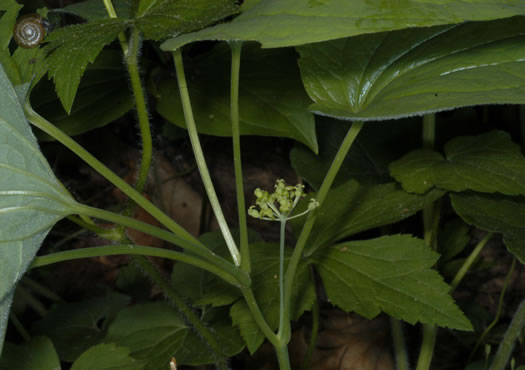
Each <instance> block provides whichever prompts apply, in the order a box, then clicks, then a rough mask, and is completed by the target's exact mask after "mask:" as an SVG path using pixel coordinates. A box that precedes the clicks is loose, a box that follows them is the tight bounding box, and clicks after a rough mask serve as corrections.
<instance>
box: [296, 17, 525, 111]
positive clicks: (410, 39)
mask: <svg viewBox="0 0 525 370" xmlns="http://www.w3.org/2000/svg"><path fill="white" fill-rule="evenodd" d="M524 27H525V17H515V18H511V19H505V20H498V21H491V22H472V23H464V24H461V25H448V26H439V27H430V28H413V29H407V30H402V31H393V32H385V33H376V34H371V35H362V36H357V37H351V38H346V39H341V40H335V41H330V42H324V43H318V44H311V45H305V46H301V47H298V48H297V50H298V51H299V54H300V55H301V59H300V60H299V66H300V67H301V74H302V76H303V81H304V84H305V88H306V90H307V92H308V94H309V95H310V97H311V98H312V100H314V101H315V103H314V104H313V105H312V106H311V107H310V109H311V110H312V111H314V112H317V113H320V114H323V115H329V116H333V117H339V118H343V119H357V120H379V119H388V118H399V117H407V116H412V115H416V114H417V115H421V114H425V113H431V112H436V111H441V110H446V109H452V108H456V107H462V106H468V105H476V104H489V103H490V104H494V103H500V104H501V103H514V104H521V103H524V102H525V95H524V94H523V89H522V85H523V80H524V78H525V75H524V74H523V68H521V67H522V65H521V64H522V63H521V62H520V61H521V60H523V58H525V46H524V45H525V42H524V40H525V36H523V35H522V30H523V28H524Z"/></svg>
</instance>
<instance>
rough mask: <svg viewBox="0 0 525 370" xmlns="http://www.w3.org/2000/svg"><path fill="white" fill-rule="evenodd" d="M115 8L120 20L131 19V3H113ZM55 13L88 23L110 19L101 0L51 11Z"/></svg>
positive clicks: (123, 1) (118, 1)
mask: <svg viewBox="0 0 525 370" xmlns="http://www.w3.org/2000/svg"><path fill="white" fill-rule="evenodd" d="M113 6H114V7H115V11H116V13H117V16H118V17H119V18H131V14H132V13H131V11H132V10H131V2H130V1H128V0H116V1H113ZM51 12H54V13H67V14H74V15H76V16H78V17H81V18H84V19H86V20H88V21H93V20H97V19H103V18H109V16H108V12H107V10H106V7H105V6H104V2H103V1H100V0H85V1H82V2H80V3H75V4H69V5H67V6H65V7H63V8H56V9H53V10H51Z"/></svg>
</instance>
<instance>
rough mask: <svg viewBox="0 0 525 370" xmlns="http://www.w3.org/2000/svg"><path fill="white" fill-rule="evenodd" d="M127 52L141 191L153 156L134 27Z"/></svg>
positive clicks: (137, 184)
mask: <svg viewBox="0 0 525 370" xmlns="http://www.w3.org/2000/svg"><path fill="white" fill-rule="evenodd" d="M129 45H130V47H129V52H128V53H127V54H125V55H126V64H127V65H128V73H129V77H130V81H131V89H132V90H133V95H134V96H135V106H136V108H137V116H138V120H139V127H140V137H141V139H142V161H141V162H140V171H139V175H138V178H137V183H136V185H135V189H136V190H137V191H138V192H139V193H142V192H143V191H144V187H145V186H146V182H147V181H148V173H149V170H150V167H151V159H152V156H153V144H152V139H151V130H150V123H149V118H148V109H147V107H146V98H145V97H144V89H143V88H142V83H141V81H140V74H139V65H138V64H139V62H138V55H139V51H140V31H139V29H138V28H136V27H134V28H133V30H132V31H131V38H130V42H129Z"/></svg>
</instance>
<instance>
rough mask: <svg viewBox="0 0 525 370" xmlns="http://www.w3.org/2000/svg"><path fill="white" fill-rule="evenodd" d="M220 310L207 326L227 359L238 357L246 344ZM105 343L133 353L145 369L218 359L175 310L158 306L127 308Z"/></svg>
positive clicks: (118, 317) (119, 315) (209, 317)
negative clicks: (125, 348)
mask: <svg viewBox="0 0 525 370" xmlns="http://www.w3.org/2000/svg"><path fill="white" fill-rule="evenodd" d="M221 311H222V312H223V314H220V312H219V311H217V309H214V310H213V312H210V313H209V316H207V317H205V318H204V319H205V322H206V326H207V327H209V328H210V329H211V330H212V331H213V332H214V333H215V335H216V340H217V342H218V344H219V345H220V346H221V347H222V349H223V352H224V354H225V355H226V356H233V355H235V354H237V353H239V352H240V351H241V350H242V348H243V347H244V344H243V343H242V339H241V338H240V336H239V333H238V331H237V330H236V329H235V328H234V327H232V325H231V321H230V320H229V318H228V316H227V315H226V312H224V310H221ZM105 341H106V342H114V343H117V344H118V345H120V346H124V347H127V348H129V349H130V350H131V356H132V357H133V358H135V359H138V360H141V361H144V362H146V363H147V365H146V366H145V367H144V369H145V370H146V369H151V370H158V369H163V368H167V365H168V364H169V360H170V358H171V357H172V356H173V357H175V358H176V359H177V364H187V365H200V364H207V363H213V362H214V361H215V360H216V358H215V356H214V354H213V353H212V351H211V350H210V349H209V347H208V346H207V345H206V344H205V342H203V339H202V338H200V337H199V336H198V334H197V333H196V332H195V330H194V329H193V328H191V327H189V326H188V325H187V324H186V323H185V322H184V320H183V319H182V318H181V316H180V314H179V313H178V312H177V310H176V309H175V308H173V307H172V306H170V305H169V304H167V303H163V302H156V303H147V304H138V305H134V306H132V307H128V308H126V309H124V310H122V311H121V312H119V314H118V315H117V317H116V318H115V320H114V321H113V322H112V324H111V325H110V327H109V329H108V335H107V337H106V339H105Z"/></svg>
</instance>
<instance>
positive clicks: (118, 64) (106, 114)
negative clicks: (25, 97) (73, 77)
mask: <svg viewBox="0 0 525 370" xmlns="http://www.w3.org/2000/svg"><path fill="white" fill-rule="evenodd" d="M31 102H32V105H33V108H34V109H35V110H36V111H37V112H38V113H39V114H40V115H42V116H43V117H45V118H46V119H47V120H48V121H50V122H53V124H54V125H55V126H57V127H58V128H60V129H61V130H62V131H64V132H65V133H66V134H68V135H70V136H74V135H80V134H83V133H85V132H88V131H91V130H93V129H95V128H99V127H103V126H105V125H107V124H109V123H111V122H113V121H114V120H116V119H117V118H119V117H121V116H123V115H124V114H125V113H127V112H128V111H130V110H131V109H132V108H133V106H134V105H135V100H134V99H133V96H132V94H131V92H130V90H129V88H128V75H127V71H126V70H125V67H124V66H123V64H122V53H121V52H119V51H117V50H103V51H102V52H101V53H100V54H99V55H98V56H97V58H96V59H95V61H94V62H93V63H92V64H90V65H89V66H88V67H87V69H86V72H85V75H84V78H83V79H82V81H81V82H80V85H79V87H78V91H77V95H76V98H75V101H74V103H73V106H72V108H71V112H70V114H67V113H66V112H65V111H64V109H63V108H62V106H61V103H60V101H59V99H58V98H57V96H56V94H55V92H54V91H53V88H52V84H51V82H49V81H42V82H41V83H40V84H38V85H37V86H35V88H34V89H33V92H32V95H31ZM38 139H39V141H49V140H54V139H53V138H51V137H50V136H49V135H46V134H44V133H41V132H39V133H38Z"/></svg>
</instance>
